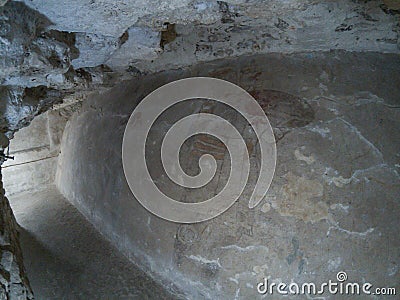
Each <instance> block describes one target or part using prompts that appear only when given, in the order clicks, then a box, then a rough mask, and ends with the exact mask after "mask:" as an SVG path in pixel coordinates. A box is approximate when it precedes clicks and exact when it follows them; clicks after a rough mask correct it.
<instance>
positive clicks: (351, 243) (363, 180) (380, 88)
mask: <svg viewBox="0 0 400 300" xmlns="http://www.w3.org/2000/svg"><path fill="white" fill-rule="evenodd" d="M233 62H234V63H233ZM350 65H351V66H354V67H349V66H350ZM399 65H400V61H399V58H398V56H397V55H391V54H386V55H383V54H377V53H363V54H360V53H358V54H356V53H347V52H341V51H338V52H331V53H303V54H291V55H281V54H271V55H262V56H250V57H241V58H239V59H235V60H234V61H233V60H227V61H226V60H225V61H224V60H222V61H214V62H212V63H207V64H201V65H198V66H194V67H192V68H188V69H181V70H174V71H166V72H162V73H160V74H157V75H149V76H144V77H143V78H142V79H141V80H139V81H138V80H135V81H131V82H124V83H122V84H121V85H120V86H119V87H116V88H115V89H113V90H111V91H110V92H109V93H105V94H101V95H96V96H93V97H91V99H89V100H87V101H86V102H84V104H83V107H82V110H81V111H80V112H79V113H77V114H75V115H73V117H72V118H71V120H70V121H69V122H68V124H67V126H66V129H65V132H64V136H63V141H62V148H61V149H62V151H61V156H60V161H59V167H58V171H57V184H58V187H59V189H60V191H61V192H62V193H63V194H64V195H65V196H66V198H67V199H69V200H70V201H71V202H72V203H73V204H74V205H75V206H76V207H77V208H78V209H79V210H80V211H81V212H82V213H83V214H84V215H85V216H86V217H87V218H88V219H89V220H90V221H91V222H92V223H93V224H94V225H95V226H96V228H97V229H98V230H99V231H100V232H102V233H103V234H104V235H105V236H106V237H107V238H108V239H109V240H110V241H111V242H112V243H113V244H114V245H116V246H117V247H118V249H120V250H121V251H122V252H123V253H124V254H125V255H126V256H127V257H129V258H130V259H131V260H132V261H134V262H136V263H137V264H139V265H141V266H142V267H143V268H144V269H145V270H146V271H147V272H149V273H150V274H153V276H154V277H155V278H156V279H158V280H162V279H163V280H170V281H171V282H173V283H174V284H176V285H177V286H178V287H179V288H181V289H182V290H183V291H184V292H185V293H186V294H187V295H190V297H194V298H196V297H205V298H210V299H215V298H221V299H232V298H235V297H236V298H238V299H239V298H240V299H248V298H254V297H256V296H257V291H256V288H255V287H256V286H257V283H258V282H260V281H261V280H262V279H263V278H264V277H269V278H270V279H271V280H273V281H274V282H278V281H279V280H283V281H284V282H291V281H292V280H294V281H297V282H310V281H311V282H312V281H316V282H320V281H321V280H325V279H326V280H329V279H331V278H333V279H334V276H336V273H337V272H338V271H341V270H345V271H347V272H348V274H349V276H350V277H351V278H352V279H354V280H360V281H361V280H363V278H364V279H365V280H369V281H372V282H374V283H375V284H376V285H381V286H395V285H396V282H398V278H399V274H398V272H397V271H396V272H395V273H393V272H391V271H390V272H389V271H388V270H397V269H396V267H397V268H398V264H399V261H398V249H399V244H398V243H399V242H398V239H397V238H396V236H397V235H396V230H397V228H398V218H397V216H398V214H399V206H398V194H399V192H400V184H399V182H400V177H399V174H398V172H399V163H398V162H399V157H398V155H399V154H398V149H399V144H398V143H399V141H400V138H399V136H398V135H399V132H398V130H397V129H398V128H399V125H400V124H399V119H400V118H399V108H398V107H399V106H398V95H399V86H400V85H399V82H398V80H399V79H398V77H397V76H395V74H397V72H398V71H397V70H398V68H399ZM189 74H190V75H191V76H196V75H200V76H216V77H220V78H224V79H228V80H230V81H232V82H235V83H238V84H240V85H241V86H242V87H244V88H246V89H247V90H249V91H250V92H251V93H252V94H253V95H254V96H255V97H256V99H257V100H258V101H259V102H260V105H261V106H262V107H263V108H264V109H265V111H266V113H267V115H268V116H269V119H270V121H271V124H272V126H273V129H274V132H275V135H276V139H277V143H278V144H277V147H278V162H277V169H276V174H275V177H274V181H273V184H272V186H271V188H270V190H269V192H268V194H267V196H266V197H265V200H264V201H263V203H262V204H261V205H260V206H258V207H256V208H255V209H249V208H248V206H247V200H248V196H249V195H250V193H251V186H252V185H254V183H255V179H256V175H257V174H256V171H257V164H256V161H257V159H258V158H259V150H258V148H257V146H256V144H254V143H255V141H254V138H253V137H252V135H251V132H249V131H248V130H244V129H245V128H246V126H245V125H244V123H243V120H241V119H240V118H238V117H235V115H234V114H233V113H232V111H230V110H229V109H228V108H226V107H220V106H218V105H215V104H212V103H204V102H201V101H197V102H194V103H193V104H192V105H191V106H190V105H189V106H179V107H177V108H176V110H171V111H170V112H167V113H166V116H165V118H164V119H161V120H159V121H158V122H156V123H155V125H154V126H155V128H154V130H152V131H151V132H150V135H149V141H148V143H149V145H151V147H150V148H149V152H148V153H147V154H146V155H147V157H148V164H149V170H150V173H151V175H152V176H153V178H154V180H155V182H156V183H157V184H158V186H159V187H160V188H161V189H162V190H163V191H164V192H166V193H167V194H169V195H170V196H172V197H174V198H175V199H180V200H181V201H197V200H198V201H200V200H199V199H205V198H207V197H209V196H210V195H211V194H214V193H216V192H218V190H220V189H221V188H222V187H223V185H224V183H225V182H226V178H227V176H228V174H229V172H228V170H229V163H227V161H228V160H229V158H228V157H227V155H226V152H225V150H224V148H223V147H220V145H219V144H218V143H216V142H215V141H214V140H212V139H210V138H205V137H199V138H198V139H197V140H193V141H192V142H188V144H187V145H184V146H185V147H184V149H183V150H182V152H181V154H182V156H181V161H183V162H184V163H183V164H184V168H185V167H186V168H187V172H188V173H193V174H196V170H197V167H198V165H197V159H198V157H199V155H201V154H202V153H207V150H212V151H213V153H214V154H215V155H216V156H215V157H216V159H217V162H218V170H219V174H220V176H219V178H214V179H213V180H212V181H211V182H210V184H209V185H207V187H205V188H204V189H199V191H188V190H185V189H180V188H178V187H177V186H176V185H173V184H171V182H169V181H168V180H166V179H165V177H166V176H163V171H162V168H161V165H160V159H159V155H157V153H158V151H159V146H160V145H159V144H160V141H161V139H162V137H163V136H164V134H165V132H166V130H167V129H168V128H169V126H170V125H171V124H173V123H174V120H175V119H176V118H179V117H181V116H182V114H185V113H188V112H189V111H192V112H199V111H207V112H213V113H217V114H222V115H223V116H224V117H225V118H227V119H228V120H231V121H234V124H235V125H236V126H238V128H239V129H238V130H240V131H241V132H242V134H243V136H244V138H245V139H246V141H247V144H248V149H249V152H250V153H251V174H250V180H249V182H250V183H249V186H247V187H246V189H245V192H244V194H243V196H242V197H241V198H240V199H239V201H238V202H237V203H235V205H234V206H232V207H231V208H230V209H229V210H228V211H226V212H225V213H224V214H222V215H221V216H219V217H218V218H216V219H213V220H210V221H207V222H203V223H200V224H194V225H179V224H174V223H170V222H167V221H164V220H161V219H159V218H157V217H155V216H153V215H152V214H151V213H149V212H148V211H146V210H145V209H144V208H143V207H142V206H141V205H140V204H139V203H138V202H137V201H136V200H135V198H134V197H133V195H132V194H131V192H130V190H129V188H128V186H127V184H126V181H125V179H124V175H123V171H122V165H121V141H122V135H123V131H124V129H125V124H126V122H127V120H128V118H129V116H130V113H131V112H132V110H133V109H134V107H135V105H136V104H137V101H140V100H141V99H142V98H143V96H144V95H146V94H147V93H148V92H150V91H152V90H153V89H154V88H156V87H158V86H160V85H162V84H163V83H166V82H170V81H171V80H173V79H177V78H183V77H186V76H189ZM378 78H379V80H378ZM383 78H387V80H383ZM111 99H112V101H110V100H111ZM381 137H383V138H381ZM153 142H154V143H153ZM156 145H159V146H156ZM64 149H65V150H64ZM252 171H253V172H252ZM78 174H79V175H78ZM396 224H397V225H396ZM382 243H385V245H386V246H385V251H384V253H383V252H382V251H381V245H382Z"/></svg>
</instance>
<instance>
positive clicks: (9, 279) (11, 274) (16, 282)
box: [0, 174, 33, 300]
mask: <svg viewBox="0 0 400 300" xmlns="http://www.w3.org/2000/svg"><path fill="white" fill-rule="evenodd" d="M1 179H2V177H1V174H0V258H1V263H0V299H1V300H16V299H19V300H25V299H33V293H32V290H31V288H30V286H29V281H28V279H27V277H26V275H25V271H24V266H23V259H22V252H21V249H20V245H19V239H18V225H17V222H16V221H15V218H14V215H13V213H12V210H11V207H10V204H9V203H8V200H7V198H6V197H5V195H4V193H5V191H4V189H3V184H2V181H1Z"/></svg>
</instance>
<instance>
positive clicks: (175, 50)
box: [0, 0, 400, 214]
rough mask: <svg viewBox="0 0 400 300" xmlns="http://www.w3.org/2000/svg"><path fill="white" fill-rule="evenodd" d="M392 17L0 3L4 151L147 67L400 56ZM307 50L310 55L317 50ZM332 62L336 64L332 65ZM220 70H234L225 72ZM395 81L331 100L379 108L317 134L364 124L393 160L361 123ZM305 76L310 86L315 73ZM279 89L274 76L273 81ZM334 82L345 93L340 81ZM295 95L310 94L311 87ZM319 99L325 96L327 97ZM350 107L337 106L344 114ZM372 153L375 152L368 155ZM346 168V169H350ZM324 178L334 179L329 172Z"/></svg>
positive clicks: (294, 4)
mask: <svg viewBox="0 0 400 300" xmlns="http://www.w3.org/2000/svg"><path fill="white" fill-rule="evenodd" d="M398 16H399V8H398V5H397V4H396V3H394V1H389V0H387V1H385V2H384V3H382V2H381V1H345V0H341V1H336V2H331V1H313V0H307V1H300V0H298V1H282V0H274V1H268V3H267V4H266V2H265V1H261V0H251V1H243V0H230V1H226V2H224V1H189V0H184V1H182V0H173V1H162V0H157V1H153V2H152V4H151V5H149V4H148V1H144V0H143V1H119V2H117V3H115V1H106V0H102V1H89V0H87V1H78V0H74V1H61V2H60V1H44V0H33V1H30V0H29V1H24V2H18V1H4V0H3V1H0V98H1V101H0V142H1V153H3V151H4V149H5V148H6V147H7V145H8V139H10V138H12V137H13V135H14V133H15V131H16V130H18V129H20V128H22V127H24V126H27V125H28V124H29V123H30V122H31V121H32V120H33V118H34V117H35V116H37V115H39V114H41V113H43V112H44V111H46V110H48V109H49V108H51V107H52V106H53V105H54V104H57V103H61V102H64V104H62V105H67V104H69V103H75V102H76V101H82V100H85V99H86V97H87V94H88V93H90V92H92V91H94V90H96V91H102V90H105V89H108V88H110V87H112V86H114V85H115V84H116V83H117V82H119V81H120V80H122V79H128V78H130V79H137V78H138V77H140V76H142V75H144V74H147V73H151V72H158V71H160V70H165V69H169V68H180V67H182V66H190V65H192V64H194V63H198V62H204V61H211V60H214V59H216V58H223V57H235V56H240V55H244V54H259V53H270V52H280V53H294V52H303V51H329V50H332V49H344V50H349V51H378V52H390V53H399V38H398V34H399V28H400V27H399V25H398V24H399V21H398ZM172 28H173V30H172ZM309 55H310V56H311V57H312V56H313V55H314V54H312V53H310V54H309ZM352 59H353V57H352V55H350V54H349V58H348V61H347V67H346V68H345V67H343V68H344V69H348V68H350V67H351V66H353V65H354V61H352ZM305 60H306V61H309V60H308V59H305ZM373 61H374V58H372V62H373ZM372 62H371V63H372ZM314 63H315V64H316V62H314ZM332 64H333V66H332V68H335V67H334V65H335V64H336V62H332ZM253 67H254V66H251V67H249V69H251V68H253ZM255 68H257V66H256V67H255ZM278 69H279V68H278ZM335 71H336V72H339V73H340V74H342V73H343V72H345V71H343V70H335ZM218 72H222V73H224V72H225V75H227V76H228V74H229V76H232V73H231V72H230V71H227V72H226V71H224V70H218ZM246 72H247V73H246ZM326 74H328V75H326ZM326 74H324V73H323V74H321V76H322V77H321V78H322V79H321V82H320V85H321V86H319V87H318V88H319V89H320V90H321V91H325V92H326V91H327V90H324V89H325V88H327V83H326V81H327V82H334V78H330V77H329V72H326ZM187 75H191V73H190V74H189V73H188V74H187ZM210 75H212V74H210ZM303 75H304V74H302V75H301V76H303ZM215 76H218V75H215ZM242 76H244V77H246V76H253V77H254V78H256V77H257V74H256V73H254V72H252V71H251V70H248V71H243V74H242ZM326 76H328V77H326ZM343 76H345V75H343ZM371 76H375V75H371ZM394 76H396V75H394ZM233 77H234V76H233ZM392 77H393V74H392V73H390V75H387V74H385V72H384V73H383V74H380V76H379V77H378V76H375V77H374V79H375V80H370V82H369V84H370V86H369V87H368V89H366V90H368V91H369V92H370V93H371V94H369V93H367V94H363V92H364V91H363V90H362V89H358V90H360V91H361V93H359V94H356V95H353V94H352V93H349V94H346V96H345V97H347V98H343V99H338V98H335V99H334V101H340V103H348V102H350V104H349V106H350V107H351V106H352V105H353V103H352V102H351V101H353V100H354V98H357V99H359V100H357V101H360V103H363V101H367V102H368V101H370V102H374V101H375V102H374V103H376V106H377V107H371V106H368V107H367V108H366V109H365V110H360V111H356V112H354V114H353V117H354V121H353V122H350V123H349V124H350V125H349V124H347V123H346V122H348V121H345V122H343V121H342V120H341V119H340V118H338V120H336V121H332V122H331V123H329V124H326V126H325V125H324V126H325V127H326V128H328V129H326V128H325V127H323V129H321V130H319V129H315V128H314V130H316V131H318V130H319V131H320V132H321V133H322V134H327V131H328V130H331V127H332V128H342V129H346V128H347V129H346V130H350V129H351V128H352V127H351V126H353V125H354V124H356V125H354V126H356V128H357V130H359V131H357V130H356V129H354V128H353V129H354V130H353V131H352V132H351V133H349V136H348V138H350V137H356V136H357V135H358V134H362V135H363V134H364V133H363V132H362V131H361V129H359V128H364V127H363V126H365V128H368V130H367V132H368V135H369V137H368V138H367V140H369V141H371V142H372V143H373V144H379V145H382V149H380V150H379V151H380V152H381V154H382V157H383V160H384V161H385V162H390V163H392V162H394V161H395V158H393V157H392V156H391V155H390V153H392V151H394V150H393V149H395V148H396V146H394V145H393V144H391V143H390V142H389V141H390V140H391V138H390V137H388V136H387V135H388V134H387V131H382V132H381V133H380V135H378V134H377V135H375V134H373V133H371V130H372V128H371V124H370V123H365V119H364V118H365V117H366V116H367V117H368V116H370V114H372V113H374V112H375V110H376V109H378V110H379V111H380V113H382V114H385V113H386V111H385V109H386V106H385V105H382V104H381V102H382V101H381V99H384V101H385V103H386V104H387V105H397V104H393V103H395V102H396V101H395V99H394V98H393V96H392V95H398V86H399V85H397V86H393V87H391V89H386V90H384V91H380V90H379V89H380V86H379V83H380V82H382V81H385V80H386V81H388V80H389V79H392ZM351 79H352V80H356V81H359V80H361V79H354V78H351ZM308 80H310V81H311V82H313V81H314V80H315V78H308ZM244 82H246V80H244ZM357 84H361V83H360V82H357ZM280 85H281V83H279V82H275V86H276V87H279V86H280ZM305 86H306V85H302V87H305ZM361 86H362V84H361ZM251 88H252V86H250V87H249V90H251ZM305 88H306V87H305ZM335 88H339V87H335ZM340 88H341V89H343V91H347V87H346V85H344V84H343V85H342V86H340ZM312 91H314V90H313V89H311V90H310V91H309V92H310V94H312ZM301 92H302V93H303V94H307V91H301ZM318 93H319V92H318ZM314 95H315V94H314ZM349 95H350V96H349ZM376 95H377V98H375V96H376ZM325 96H327V97H328V98H329V96H330V95H325ZM321 99H322V98H321ZM321 99H318V100H316V102H318V101H320V100H321ZM324 99H325V98H324ZM321 101H322V100H321ZM327 101H329V100H327ZM356 103H358V102H356ZM371 105H372V104H371ZM346 107H347V106H345V107H343V108H341V109H342V111H345V110H346ZM333 109H336V108H333ZM51 118H52V116H49V119H51ZM374 120H375V121H377V120H376V119H374ZM61 123H62V122H61ZM392 124H393V123H392V121H388V122H385V123H384V124H383V125H382V126H386V127H385V128H391V126H392ZM56 127H57V126H56ZM61 127H62V126H61ZM55 130H59V129H57V128H56V129H55ZM276 131H277V136H279V137H282V136H284V135H285V134H286V133H287V131H288V129H287V128H286V127H285V128H277V129H276ZM381 136H385V140H384V141H381V140H380V137H381ZM57 139H58V138H57V137H56V136H53V137H50V148H51V149H52V147H53V146H54V145H56V146H55V149H57V147H58V146H57V143H58V141H57ZM381 143H382V144H381ZM52 145H53V146H52ZM325 145H329V144H325ZM55 151H57V150H55ZM106 153H107V152H106ZM296 153H297V155H296V157H299V158H301V161H303V162H305V163H307V162H311V161H312V160H313V159H314V160H315V158H314V157H313V156H306V155H305V154H304V153H303V152H301V151H300V150H298V151H297V152H296ZM375 154H376V153H375ZM355 157H357V156H355ZM378 158H379V156H377V157H372V159H373V161H376V159H378ZM2 160H3V159H1V161H2ZM334 168H338V166H333V167H332V170H328V171H330V172H333V173H334V172H335V170H334ZM336 171H337V170H336ZM345 171H346V172H347V173H346V174H347V175H348V176H350V175H351V174H350V171H351V170H345ZM292 175H293V176H292ZM292 175H290V176H289V175H288V178H291V179H293V180H292V181H291V183H288V187H287V188H288V189H290V188H292V187H300V186H302V185H303V183H304V182H303V181H302V179H299V178H297V177H296V176H298V174H297V175H296V174H292ZM328 176H333V175H331V173H329V174H328ZM344 176H345V175H342V174H340V175H337V176H336V177H337V178H336V177H332V178H334V179H332V182H333V183H334V184H335V182H336V183H339V184H343V183H342V182H347V181H348V180H349V177H344ZM310 193H311V194H312V195H314V194H318V193H317V192H315V193H314V192H311V191H307V192H305V194H307V195H309V194H310ZM306 198H307V197H306ZM288 199H289V200H290V197H288ZM306 204H307V202H305V203H304V205H306ZM1 205H2V206H0V210H1V211H7V210H8V213H9V214H11V212H9V208H8V207H7V206H4V205H5V204H4V203H2V204H1ZM265 209H267V208H265Z"/></svg>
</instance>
